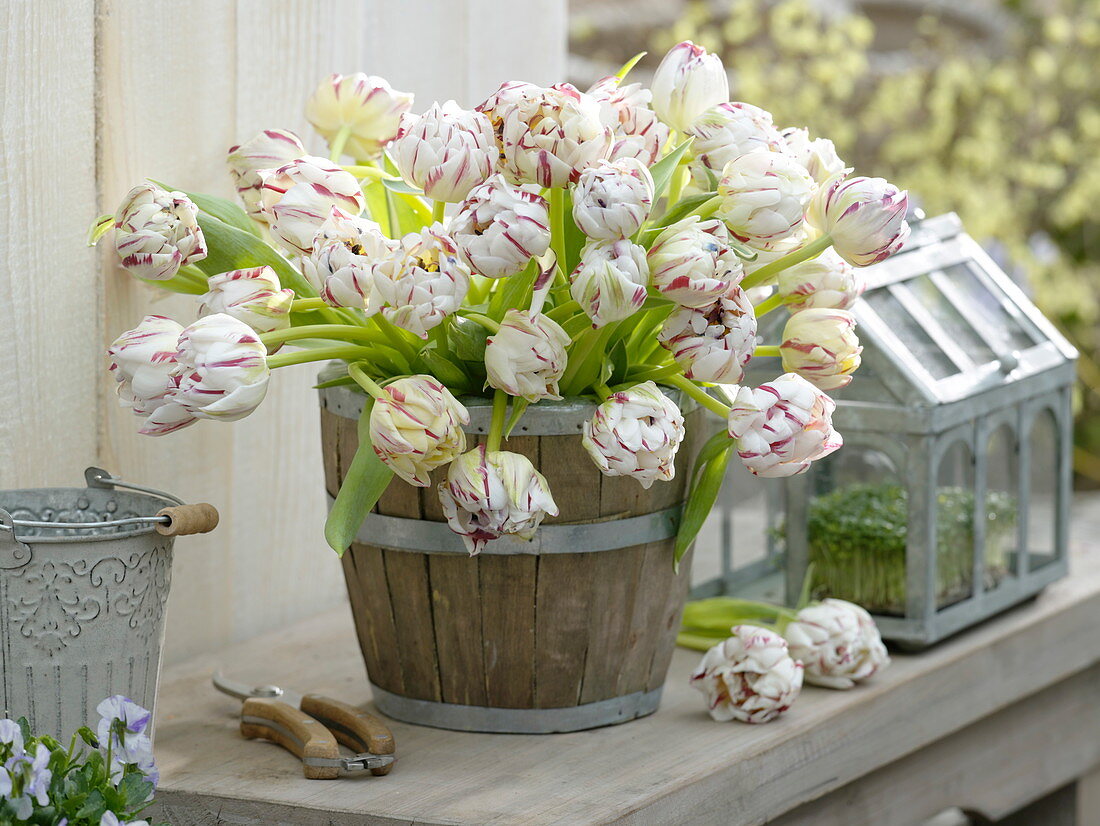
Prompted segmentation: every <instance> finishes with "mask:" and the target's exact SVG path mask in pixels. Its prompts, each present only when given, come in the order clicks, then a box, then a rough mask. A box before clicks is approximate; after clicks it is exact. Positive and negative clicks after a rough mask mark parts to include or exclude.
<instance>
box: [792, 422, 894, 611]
mask: <svg viewBox="0 0 1100 826" xmlns="http://www.w3.org/2000/svg"><path fill="white" fill-rule="evenodd" d="M902 471H903V468H899V467H898V463H897V462H896V461H895V459H894V458H893V457H892V456H891V455H890V454H888V453H887V452H886V451H885V450H883V449H881V448H880V447H879V446H875V445H869V444H861V443H860V442H859V441H858V440H851V441H849V442H848V443H847V444H846V445H845V446H844V449H843V450H840V451H838V452H837V453H834V454H833V455H832V456H829V457H828V458H826V459H822V460H821V461H820V462H818V463H817V466H816V467H815V471H814V491H813V496H812V498H811V500H810V504H809V512H808V519H807V544H808V548H807V550H808V559H809V562H810V563H811V565H812V566H813V569H812V570H813V581H814V584H813V592H814V595H815V596H816V597H818V598H822V597H826V596H831V597H839V598H841V599H846V600H849V601H851V602H855V603H858V604H859V605H862V606H864V607H865V608H867V610H869V611H871V612H873V613H876V614H893V615H902V614H904V613H905V546H906V536H907V531H908V528H907V524H908V517H907V506H906V491H905V485H904V482H903V481H902V479H903V473H902Z"/></svg>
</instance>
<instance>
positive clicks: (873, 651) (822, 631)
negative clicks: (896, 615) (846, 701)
mask: <svg viewBox="0 0 1100 826" xmlns="http://www.w3.org/2000/svg"><path fill="white" fill-rule="evenodd" d="M783 633H784V636H785V637H786V638H787V642H788V644H789V645H790V652H791V656H792V657H794V658H795V659H796V660H800V661H801V662H802V665H803V666H805V668H806V682H808V683H811V684H813V685H820V686H825V687H826V688H851V687H852V686H854V685H855V684H856V683H858V682H860V681H862V680H866V679H867V678H868V677H870V676H872V675H873V674H875V673H876V672H878V671H881V670H882V669H883V668H885V667H886V666H888V665H889V664H890V655H889V654H887V653H886V646H885V645H883V644H882V636H881V635H880V634H879V631H878V628H877V627H876V625H875V621H874V620H873V619H871V615H870V614H868V613H867V612H866V611H865V610H863V608H861V607H860V606H858V605H853V604H852V603H850V602H845V601H844V600H842V599H826V600H822V601H821V602H819V603H817V604H815V605H809V606H807V607H806V608H803V609H802V610H801V611H799V612H798V615H797V617H796V618H795V619H794V620H793V621H792V622H791V623H790V624H788V625H787V628H786V629H785V631H784V632H783Z"/></svg>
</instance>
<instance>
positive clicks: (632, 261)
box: [569, 240, 649, 327]
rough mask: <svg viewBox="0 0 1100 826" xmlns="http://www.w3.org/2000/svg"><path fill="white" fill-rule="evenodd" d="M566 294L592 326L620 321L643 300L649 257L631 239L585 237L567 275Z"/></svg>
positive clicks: (635, 309)
mask: <svg viewBox="0 0 1100 826" xmlns="http://www.w3.org/2000/svg"><path fill="white" fill-rule="evenodd" d="M570 280H571V282H572V283H571V284H570V286H569V294H570V295H571V296H572V297H573V300H574V301H576V302H577V303H578V304H580V305H581V309H582V310H584V313H585V315H587V316H588V317H589V318H590V319H591V320H592V326H593V327H602V326H604V325H605V324H608V323H610V322H612V321H622V320H623V319H624V318H628V317H630V316H632V315H634V313H635V312H637V311H638V310H639V309H640V308H641V306H642V304H644V303H645V298H646V285H647V284H648V283H649V261H648V260H647V259H646V251H645V248H644V247H641V246H639V245H638V244H635V243H633V242H631V241H627V240H620V241H589V242H588V243H587V244H585V245H584V248H583V249H582V250H581V260H580V263H579V264H577V268H576V269H575V270H573V275H572V276H571V277H570Z"/></svg>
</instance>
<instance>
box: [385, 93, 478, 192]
mask: <svg viewBox="0 0 1100 826" xmlns="http://www.w3.org/2000/svg"><path fill="white" fill-rule="evenodd" d="M392 149H393V157H394V161H395V162H396V163H397V168H398V169H399V170H400V171H401V177H403V178H404V179H405V180H406V181H408V182H409V183H411V184H413V185H415V186H418V187H420V188H421V189H423V190H424V194H425V195H427V196H428V197H429V198H433V199H434V200H436V201H447V202H449V203H458V202H459V201H461V200H462V199H463V198H465V197H466V196H467V195H468V194H469V192H470V190H471V189H472V188H473V187H475V186H477V185H478V184H480V183H481V182H482V181H484V180H485V179H486V178H488V177H489V175H490V174H492V171H493V165H494V163H495V162H496V159H497V143H496V138H495V136H494V135H493V127H492V124H490V123H489V118H487V117H486V116H485V115H483V114H482V113H481V112H469V111H466V110H465V109H462V108H460V107H459V105H458V104H457V103H455V102H454V101H453V100H448V101H447V102H446V103H444V104H443V105H442V106H440V105H439V104H438V103H433V104H432V108H431V109H429V110H428V111H427V112H425V113H424V114H423V115H412V114H408V113H406V114H405V115H403V116H402V118H401V130H400V131H399V132H398V133H397V138H396V140H394V142H393V147H392Z"/></svg>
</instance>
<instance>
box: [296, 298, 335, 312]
mask: <svg viewBox="0 0 1100 826" xmlns="http://www.w3.org/2000/svg"><path fill="white" fill-rule="evenodd" d="M327 306H328V304H326V303H325V300H324V299H323V298H296V299H294V302H293V303H292V304H291V305H290V311H291V312H292V313H303V312H305V311H307V310H323V309H324V308H325V307H327Z"/></svg>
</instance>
